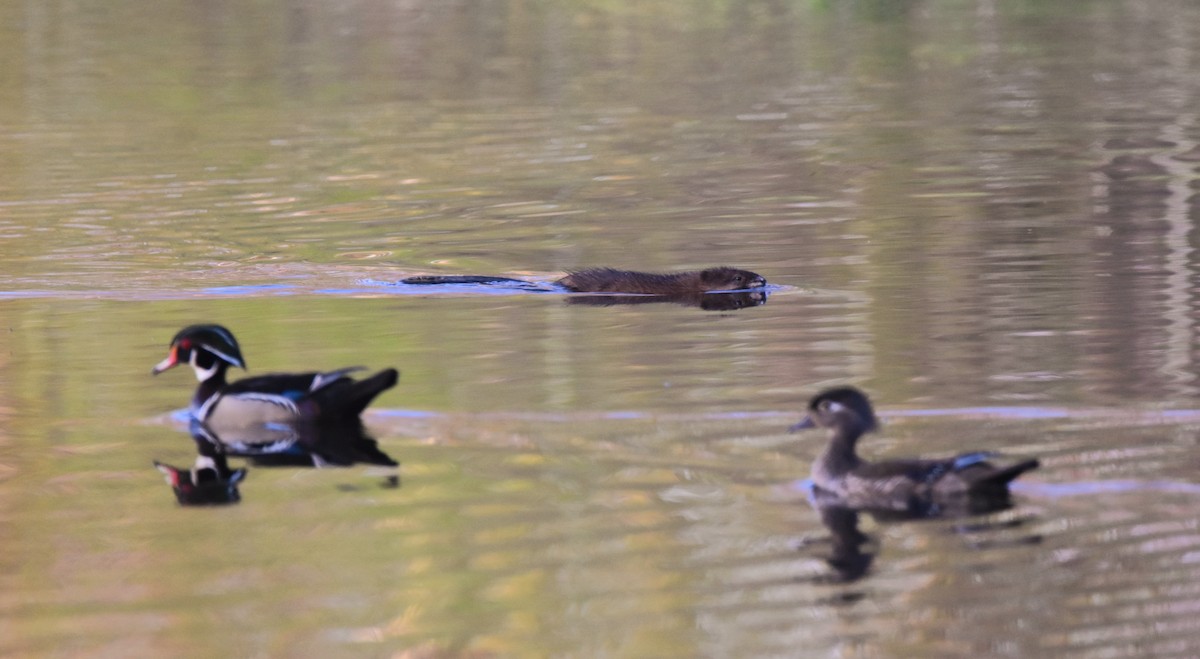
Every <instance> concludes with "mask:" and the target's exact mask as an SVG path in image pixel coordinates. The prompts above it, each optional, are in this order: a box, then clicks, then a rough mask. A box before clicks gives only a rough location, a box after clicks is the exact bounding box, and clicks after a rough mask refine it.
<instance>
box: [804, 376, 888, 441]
mask: <svg viewBox="0 0 1200 659" xmlns="http://www.w3.org/2000/svg"><path fill="white" fill-rule="evenodd" d="M808 414H809V418H810V419H812V421H813V422H814V423H816V424H817V425H820V426H822V427H825V428H833V427H840V426H843V425H853V426H855V427H856V428H857V429H858V430H859V431H860V432H870V431H872V430H875V429H876V428H877V427H878V425H879V422H878V421H876V419H875V411H874V410H873V409H871V401H870V400H869V399H868V398H867V395H866V394H864V393H863V392H861V391H859V390H858V389H855V388H854V387H836V388H834V389H827V390H825V391H823V392H821V393H819V394H817V395H816V396H813V398H812V400H810V401H809V402H808Z"/></svg>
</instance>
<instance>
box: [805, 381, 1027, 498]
mask: <svg viewBox="0 0 1200 659" xmlns="http://www.w3.org/2000/svg"><path fill="white" fill-rule="evenodd" d="M816 426H820V427H822V428H829V429H830V430H831V431H832V434H831V436H830V439H829V445H828V446H827V447H826V448H825V451H824V452H823V453H821V455H820V456H819V457H818V458H817V461H816V462H814V463H813V467H812V481H813V485H814V486H815V489H816V493H817V496H818V497H819V498H822V499H824V500H826V501H836V502H837V503H839V504H840V505H843V506H846V507H850V508H866V509H877V510H879V509H882V510H893V511H903V512H908V513H913V514H919V515H932V514H938V513H940V512H942V511H943V509H945V508H947V507H952V508H962V509H966V510H972V511H973V510H979V509H982V508H986V507H988V506H987V504H989V503H992V504H994V503H997V502H1003V501H1007V499H1008V484H1009V482H1010V481H1012V480H1013V479H1014V478H1016V477H1017V476H1020V475H1021V474H1023V473H1025V472H1026V471H1029V470H1030V469H1034V468H1035V467H1037V466H1038V461H1037V460H1036V459H1035V460H1026V461H1024V462H1019V463H1017V464H1015V465H1012V466H1010V467H1005V468H999V467H996V466H995V465H992V464H991V463H989V462H987V461H986V459H987V458H988V457H989V454H988V453H987V452H976V453H964V454H962V455H959V456H956V457H953V458H945V459H940V460H938V459H935V460H921V459H909V460H888V461H885V462H867V461H865V460H863V459H862V458H860V457H858V454H857V453H856V452H855V450H854V447H855V444H856V443H857V442H858V438H859V437H861V436H862V435H863V434H865V433H868V432H870V431H872V430H874V429H875V428H876V427H877V426H878V423H877V422H876V420H875V413H874V411H872V409H871V402H870V401H869V400H867V397H866V395H864V394H863V393H862V392H861V391H859V390H857V389H854V388H852V387H839V388H836V389H830V390H828V391H825V392H822V393H821V394H818V395H817V396H816V397H814V398H813V399H812V401H810V402H809V405H808V416H806V417H805V418H804V419H803V420H801V421H800V423H797V424H796V425H794V426H792V427H791V428H790V430H792V431H796V430H801V429H805V428H813V427H816Z"/></svg>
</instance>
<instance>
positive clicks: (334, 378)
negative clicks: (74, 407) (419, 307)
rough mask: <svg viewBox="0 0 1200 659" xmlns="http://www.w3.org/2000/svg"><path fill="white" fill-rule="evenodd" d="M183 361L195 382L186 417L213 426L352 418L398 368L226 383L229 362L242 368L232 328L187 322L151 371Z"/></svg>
mask: <svg viewBox="0 0 1200 659" xmlns="http://www.w3.org/2000/svg"><path fill="white" fill-rule="evenodd" d="M179 364H188V365H190V366H191V367H192V370H194V371H195V372H196V379H198V380H199V381H200V386H199V387H197V388H196V395H195V396H193V397H192V403H191V406H190V410H191V413H192V416H193V417H194V418H196V419H197V420H199V421H201V422H202V423H204V424H206V425H208V426H209V427H211V428H214V429H220V428H242V427H247V426H253V425H262V424H292V423H297V422H310V423H326V422H341V421H345V420H348V419H356V418H357V417H358V415H359V414H361V413H362V411H363V410H364V409H365V408H366V407H367V405H368V404H370V402H371V401H372V400H373V399H374V398H375V397H376V396H378V395H379V394H380V393H381V392H383V391H385V390H387V389H389V388H391V387H392V386H394V385H395V384H396V380H397V379H398V378H399V373H398V372H397V371H396V369H394V368H387V369H384V370H382V371H380V372H378V373H376V374H375V375H372V376H371V377H369V378H366V379H364V380H354V379H353V378H350V377H348V375H347V374H349V373H352V372H354V371H358V370H362V369H363V367H361V366H355V367H351V368H343V369H339V370H336V371H330V372H328V373H272V374H268V375H259V376H255V377H250V378H245V379H242V380H238V381H237V382H234V383H226V381H225V371H226V370H228V369H229V367H230V366H237V367H238V368H246V361H245V360H244V359H242V351H241V349H240V348H238V344H237V340H236V339H234V338H233V333H232V332H230V331H229V330H227V329H225V328H224V327H221V326H220V325H191V326H189V327H185V328H183V329H182V330H180V331H179V333H178V334H176V335H175V338H173V339H171V346H170V348H169V352H168V353H167V358H166V359H164V360H162V361H161V362H159V363H158V364H157V365H156V366H155V367H154V370H153V371H152V372H153V374H155V375H158V374H159V373H162V372H163V371H165V370H167V369H169V368H173V367H175V366H178V365H179Z"/></svg>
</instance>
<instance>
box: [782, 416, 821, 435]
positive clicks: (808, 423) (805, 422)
mask: <svg viewBox="0 0 1200 659" xmlns="http://www.w3.org/2000/svg"><path fill="white" fill-rule="evenodd" d="M816 427H817V422H816V421H813V418H812V417H811V416H806V417H804V418H803V419H800V422H799V423H796V424H795V425H791V426H788V432H800V431H801V430H808V429H810V428H816Z"/></svg>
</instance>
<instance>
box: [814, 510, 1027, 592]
mask: <svg viewBox="0 0 1200 659" xmlns="http://www.w3.org/2000/svg"><path fill="white" fill-rule="evenodd" d="M809 503H811V504H812V506H813V509H815V510H816V511H817V513H818V514H819V515H820V517H821V523H822V524H823V525H824V526H825V528H826V529H828V530H829V534H830V537H829V542H830V547H831V551H830V555H829V556H827V557H825V559H824V560H825V562H826V563H827V564H828V565H829V567H831V568H832V569H833V575H831V576H829V577H826V579H825V580H827V581H837V582H850V581H856V580H858V579H861V578H863V577H864V576H866V575H867V573H868V572H869V571H870V568H871V564H872V563H873V562H874V559H875V555H876V554H877V553H878V550H879V545H878V543H877V542H876V541H875V539H874V538H872V537H871V536H870V535H868V534H866V533H865V532H863V531H862V530H861V529H860V528H859V523H860V520H861V516H862V515H864V514H866V515H869V516H870V517H871V518H872V519H873V520H875V521H876V522H878V523H904V522H913V523H917V522H920V521H929V520H939V519H940V520H957V521H960V522H961V523H955V524H954V525H953V526H951V527H950V530H951V531H952V532H953V533H955V534H959V535H967V534H977V533H989V532H999V531H1003V530H1005V529H1015V528H1020V527H1021V526H1024V525H1025V523H1026V522H1027V521H1028V520H1024V519H1015V520H1006V521H1002V520H998V519H992V518H988V517H987V515H989V514H992V513H998V512H1002V511H1005V510H1008V509H1010V508H1012V501H1011V500H1010V499H1009V498H1008V497H1006V496H996V497H987V498H980V497H976V498H972V499H969V500H963V501H961V504H962V505H959V506H940V507H928V508H917V509H901V510H898V509H896V508H891V507H874V508H872V507H851V506H848V505H846V504H845V502H844V501H843V500H842V499H839V498H838V497H834V496H829V495H828V494H827V493H822V491H821V490H818V489H814V490H812V491H811V493H810V496H809ZM1040 539H1041V538H1040V536H1037V535H1026V536H1021V537H1019V538H1018V539H1017V540H1015V541H1013V542H1012V544H1032V543H1036V542H1039V541H1040ZM971 544H972V545H973V546H976V547H977V548H983V547H992V546H997V545H998V544H1001V543H999V542H995V541H991V542H973V543H971Z"/></svg>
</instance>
